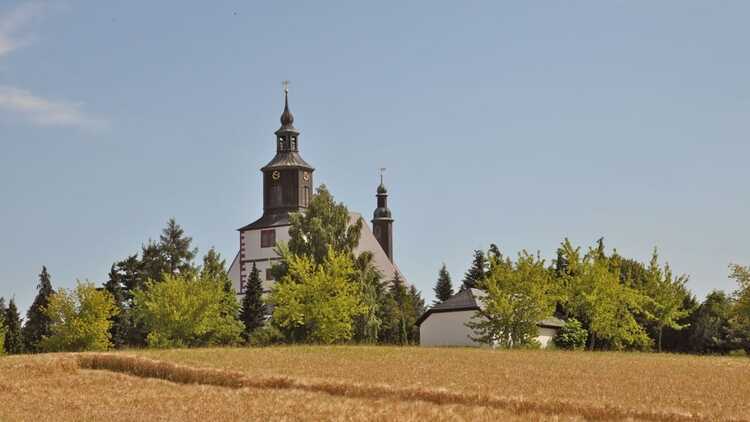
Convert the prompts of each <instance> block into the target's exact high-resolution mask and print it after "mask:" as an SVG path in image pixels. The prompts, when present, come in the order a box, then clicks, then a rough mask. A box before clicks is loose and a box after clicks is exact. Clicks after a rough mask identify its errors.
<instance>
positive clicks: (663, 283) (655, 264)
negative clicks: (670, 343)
mask: <svg viewBox="0 0 750 422" xmlns="http://www.w3.org/2000/svg"><path fill="white" fill-rule="evenodd" d="M685 283H687V277H686V276H679V277H674V276H673V275H672V269H671V268H670V267H669V264H667V265H665V266H664V268H660V267H659V255H658V253H657V251H656V249H654V253H653V255H652V257H651V262H650V264H649V267H648V271H647V273H646V285H645V286H644V287H645V291H646V293H647V295H648V296H649V298H650V299H651V300H649V301H648V302H647V303H646V306H647V309H648V312H649V315H650V319H651V320H652V321H653V322H654V324H655V328H656V332H657V336H656V337H657V339H656V344H657V350H658V351H659V352H661V351H662V337H663V333H664V329H665V328H671V329H672V330H682V329H684V328H686V327H687V326H688V325H686V324H682V323H680V321H681V320H682V319H683V318H685V317H686V316H688V315H689V314H690V310H689V309H685V308H684V307H683V305H684V302H685V296H687V294H688V293H687V289H686V288H685Z"/></svg>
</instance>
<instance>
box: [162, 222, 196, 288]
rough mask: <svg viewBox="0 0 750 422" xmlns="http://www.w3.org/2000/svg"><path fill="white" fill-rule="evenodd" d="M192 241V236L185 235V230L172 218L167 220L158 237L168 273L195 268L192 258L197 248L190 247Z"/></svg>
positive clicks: (178, 272) (186, 271)
mask: <svg viewBox="0 0 750 422" xmlns="http://www.w3.org/2000/svg"><path fill="white" fill-rule="evenodd" d="M192 242H193V238H192V237H189V236H185V230H183V229H182V227H181V226H180V225H179V224H177V222H176V221H175V219H174V218H170V219H169V221H167V227H165V228H164V230H162V234H161V236H160V237H159V249H160V251H161V255H162V256H163V258H164V260H165V262H166V266H167V270H168V271H169V273H170V274H172V275H175V274H186V273H189V272H192V271H194V270H195V267H194V266H193V259H194V258H195V255H196V254H197V253H198V249H197V248H191V243H192Z"/></svg>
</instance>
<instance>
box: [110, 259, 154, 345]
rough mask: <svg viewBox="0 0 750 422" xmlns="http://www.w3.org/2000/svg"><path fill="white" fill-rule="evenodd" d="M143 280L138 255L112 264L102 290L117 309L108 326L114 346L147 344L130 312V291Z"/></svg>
mask: <svg viewBox="0 0 750 422" xmlns="http://www.w3.org/2000/svg"><path fill="white" fill-rule="evenodd" d="M144 283H145V276H144V273H143V264H142V262H141V261H140V260H139V259H138V255H131V256H129V257H127V258H125V259H124V260H122V261H119V262H116V263H114V264H112V267H111V268H110V271H109V279H108V280H107V282H106V283H104V289H105V290H106V291H107V292H109V293H110V295H112V298H113V299H114V302H115V307H116V308H117V312H116V313H115V314H114V316H112V326H111V328H110V334H111V337H112V343H113V345H114V347H116V348H120V347H123V346H125V345H129V346H137V347H141V346H145V345H146V335H147V332H146V329H145V327H144V326H143V325H142V324H140V323H138V322H137V321H136V320H135V318H134V316H133V313H132V312H131V310H132V305H133V293H134V292H135V291H136V290H137V289H141V288H143V286H144Z"/></svg>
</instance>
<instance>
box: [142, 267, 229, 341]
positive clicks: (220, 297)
mask: <svg viewBox="0 0 750 422" xmlns="http://www.w3.org/2000/svg"><path fill="white" fill-rule="evenodd" d="M224 286H225V284H224V280H222V279H221V278H216V277H214V276H210V275H208V274H201V275H195V274H191V273H190V272H187V273H186V274H177V275H171V274H166V275H165V276H164V280H163V281H161V282H157V281H154V280H150V281H148V282H147V283H146V285H145V286H144V289H142V290H136V291H135V299H134V314H135V317H136V318H137V320H138V321H141V322H142V323H143V324H144V326H145V327H146V330H147V332H148V336H147V342H148V345H149V346H151V347H181V346H206V345H231V344H236V343H238V342H239V340H240V334H241V332H242V323H241V322H240V321H239V319H237V315H236V314H232V312H227V308H226V296H227V293H226V291H225V290H224Z"/></svg>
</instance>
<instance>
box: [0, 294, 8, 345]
mask: <svg viewBox="0 0 750 422" xmlns="http://www.w3.org/2000/svg"><path fill="white" fill-rule="evenodd" d="M7 311H8V310H7V309H6V308H5V298H2V297H0V356H2V355H4V354H5V333H6V330H7V327H6V326H5V314H6V312H7Z"/></svg>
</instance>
